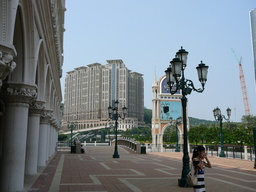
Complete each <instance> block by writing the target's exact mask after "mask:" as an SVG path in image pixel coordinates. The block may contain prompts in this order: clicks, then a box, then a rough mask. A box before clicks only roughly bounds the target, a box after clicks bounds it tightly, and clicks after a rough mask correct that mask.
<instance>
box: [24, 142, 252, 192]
mask: <svg viewBox="0 0 256 192" xmlns="http://www.w3.org/2000/svg"><path fill="white" fill-rule="evenodd" d="M118 152H119V155H120V158H119V159H114V158H112V155H113V153H114V147H113V146H111V147H109V146H97V147H94V146H92V147H86V148H85V153H84V154H71V153H69V152H57V153H56V155H55V156H54V157H53V158H52V160H51V161H50V162H49V164H48V166H47V167H46V168H45V169H44V170H41V171H42V172H41V174H38V175H35V176H30V177H26V180H25V190H24V192H67V191H72V192H91V191H98V192H118V191H121V192H156V191H157V192H167V191H168V192H180V191H184V192H187V191H190V192H192V191H193V189H192V188H182V187H179V186H178V185H177V184H178V179H179V178H180V176H181V168H182V156H183V153H175V152H163V153H161V152H150V153H148V154H135V153H134V152H132V151H130V150H129V149H127V148H125V147H122V146H119V148H118ZM209 159H210V161H211V163H212V166H213V168H211V169H207V170H206V173H205V182H206V189H207V192H215V191H218V192H226V191H227V192H228V191H230V192H238V191H239V192H246V191H256V169H254V168H253V167H254V162H252V161H246V160H236V159H227V158H218V157H209Z"/></svg>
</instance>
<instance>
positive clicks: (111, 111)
mask: <svg viewBox="0 0 256 192" xmlns="http://www.w3.org/2000/svg"><path fill="white" fill-rule="evenodd" d="M118 104H119V102H118V100H116V101H115V102H114V107H111V106H109V107H108V115H109V118H110V119H112V120H115V151H114V154H113V158H119V154H118V146H117V127H118V118H121V119H122V120H124V118H125V115H126V113H127V107H123V108H122V110H123V113H122V114H119V113H118Z"/></svg>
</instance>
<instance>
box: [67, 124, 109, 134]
mask: <svg viewBox="0 0 256 192" xmlns="http://www.w3.org/2000/svg"><path fill="white" fill-rule="evenodd" d="M106 128H107V129H110V128H113V127H105V126H98V127H90V128H86V129H76V130H73V131H72V132H73V133H78V132H84V131H92V130H98V129H106ZM70 133H71V130H68V131H65V132H62V134H65V135H67V134H70Z"/></svg>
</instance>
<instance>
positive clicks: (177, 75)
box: [165, 47, 208, 187]
mask: <svg viewBox="0 0 256 192" xmlns="http://www.w3.org/2000/svg"><path fill="white" fill-rule="evenodd" d="M187 56H188V52H187V51H186V50H185V49H183V48H182V47H181V49H180V50H179V51H178V52H177V53H176V57H175V58H174V59H173V60H172V61H171V62H170V63H171V64H170V65H169V67H168V68H167V70H166V71H165V73H166V79H167V84H168V86H169V89H170V93H171V94H174V93H176V92H177V91H179V90H181V91H182V98H181V103H182V119H183V135H184V147H183V159H182V161H183V167H182V175H181V178H180V179H179V180H178V185H179V186H180V187H186V186H187V181H186V176H187V174H188V172H189V171H190V168H189V155H188V141H187V97H186V95H188V94H190V93H191V92H192V90H194V91H196V92H199V93H201V92H203V91H204V85H205V83H206V81H207V72H208V66H206V65H205V64H204V63H202V61H201V63H200V64H199V65H198V66H197V67H196V69H197V73H198V78H199V81H200V82H201V85H202V88H199V89H196V88H195V87H194V84H193V82H192V81H191V80H189V79H185V75H184V70H185V68H186V66H187Z"/></svg>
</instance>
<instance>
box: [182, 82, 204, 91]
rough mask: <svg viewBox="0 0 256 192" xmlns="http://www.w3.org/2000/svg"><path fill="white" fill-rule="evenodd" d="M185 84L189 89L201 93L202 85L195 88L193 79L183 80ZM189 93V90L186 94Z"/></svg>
mask: <svg viewBox="0 0 256 192" xmlns="http://www.w3.org/2000/svg"><path fill="white" fill-rule="evenodd" d="M185 86H186V89H191V88H192V89H193V91H196V92H198V93H202V92H203V91H204V87H202V88H198V89H196V88H195V86H194V83H193V81H191V80H190V79H186V80H185ZM190 93H191V91H190V92H189V93H187V94H190Z"/></svg>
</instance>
